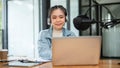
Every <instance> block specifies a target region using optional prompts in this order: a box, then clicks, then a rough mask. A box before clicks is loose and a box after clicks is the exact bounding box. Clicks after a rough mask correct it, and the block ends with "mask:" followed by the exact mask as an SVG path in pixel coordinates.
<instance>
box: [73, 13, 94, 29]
mask: <svg viewBox="0 0 120 68" xmlns="http://www.w3.org/2000/svg"><path fill="white" fill-rule="evenodd" d="M95 22H96V21H95V20H91V19H90V18H89V17H87V16H86V15H80V16H77V17H75V18H74V19H73V24H74V27H75V28H76V29H78V30H81V31H83V30H86V29H88V28H89V27H90V25H91V24H93V23H95Z"/></svg>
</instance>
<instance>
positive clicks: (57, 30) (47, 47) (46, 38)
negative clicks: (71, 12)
mask: <svg viewBox="0 0 120 68" xmlns="http://www.w3.org/2000/svg"><path fill="white" fill-rule="evenodd" d="M48 14H49V15H48V17H49V19H50V21H49V23H50V25H51V26H50V28H49V29H46V30H42V31H40V34H39V40H38V50H39V56H40V57H41V58H42V59H45V60H51V59H52V51H51V48H52V45H51V41H52V38H53V37H70V36H75V34H74V33H73V32H72V31H69V30H68V29H66V28H64V24H65V23H66V21H67V20H66V16H67V12H66V9H65V8H64V7H63V6H62V5H55V6H53V7H51V8H50V10H49V13H48ZM67 23H68V22H67Z"/></svg>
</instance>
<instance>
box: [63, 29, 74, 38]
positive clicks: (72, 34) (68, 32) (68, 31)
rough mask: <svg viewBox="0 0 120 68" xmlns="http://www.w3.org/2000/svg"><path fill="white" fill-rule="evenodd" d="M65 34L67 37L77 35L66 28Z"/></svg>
mask: <svg viewBox="0 0 120 68" xmlns="http://www.w3.org/2000/svg"><path fill="white" fill-rule="evenodd" d="M64 33H65V34H66V35H70V36H75V33H74V32H72V31H71V30H68V29H66V28H64Z"/></svg>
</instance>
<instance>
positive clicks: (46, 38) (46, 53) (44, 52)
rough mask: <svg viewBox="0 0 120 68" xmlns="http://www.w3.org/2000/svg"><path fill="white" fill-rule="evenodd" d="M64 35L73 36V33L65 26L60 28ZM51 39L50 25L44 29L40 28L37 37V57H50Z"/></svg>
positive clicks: (49, 58) (46, 58) (48, 58)
mask: <svg viewBox="0 0 120 68" xmlns="http://www.w3.org/2000/svg"><path fill="white" fill-rule="evenodd" d="M62 32H63V36H64V37H70V36H75V34H74V33H73V32H71V31H69V30H67V29H65V28H63V29H62ZM51 39H52V27H50V28H49V29H46V30H42V31H40V33H39V39H38V51H39V57H41V58H42V59H45V60H51V59H52V50H51V47H52V45H51V41H52V40H51Z"/></svg>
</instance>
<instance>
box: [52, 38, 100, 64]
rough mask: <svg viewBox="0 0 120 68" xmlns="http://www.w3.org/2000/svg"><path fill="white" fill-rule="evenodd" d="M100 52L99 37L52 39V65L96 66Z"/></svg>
mask: <svg viewBox="0 0 120 68" xmlns="http://www.w3.org/2000/svg"><path fill="white" fill-rule="evenodd" d="M100 50H101V37H100V36H81V37H62V38H53V39H52V54H53V55H52V62H53V65H96V64H99V60H100Z"/></svg>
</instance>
